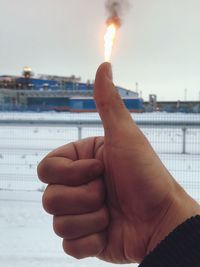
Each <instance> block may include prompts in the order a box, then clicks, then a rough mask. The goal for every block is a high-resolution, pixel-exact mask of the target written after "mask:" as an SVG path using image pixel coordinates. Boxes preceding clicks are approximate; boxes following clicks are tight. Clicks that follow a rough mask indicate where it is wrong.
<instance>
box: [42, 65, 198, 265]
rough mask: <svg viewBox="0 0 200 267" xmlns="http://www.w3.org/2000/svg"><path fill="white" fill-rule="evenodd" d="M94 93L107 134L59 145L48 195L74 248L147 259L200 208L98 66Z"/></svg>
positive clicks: (49, 171) (113, 258)
mask: <svg viewBox="0 0 200 267" xmlns="http://www.w3.org/2000/svg"><path fill="white" fill-rule="evenodd" d="M94 97H95V101H96V104H97V108H98V112H99V114H100V116H101V119H102V122H103V126H104V129H105V136H104V138H103V137H94V138H88V139H84V140H81V141H77V142H75V143H71V144H68V145H65V146H63V147H60V148H58V149H56V150H55V151H53V152H51V153H50V154H49V155H47V156H46V157H45V159H44V160H43V161H42V162H41V163H40V164H39V166H38V175H39V177H40V179H41V180H42V181H43V182H46V183H48V184H49V185H48V187H47V189H46V191H45V193H44V196H43V205H44V208H45V209H46V210H47V212H49V213H51V214H53V215H54V230H55V232H56V233H57V234H58V235H59V236H61V237H62V238H63V247H64V250H65V251H66V253H68V254H69V255H72V256H73V257H76V258H79V259H80V258H84V257H89V256H96V257H98V258H100V259H102V260H105V261H109V262H113V263H131V262H138V263H139V262H141V261H142V260H143V259H144V257H145V256H146V255H147V254H148V253H149V252H150V251H151V250H152V249H153V248H155V246H156V245H157V244H158V243H159V242H160V241H161V240H162V239H163V238H164V237H165V236H166V235H167V234H168V233H169V232H170V231H172V230H173V229H174V228H175V227H176V226H177V225H179V224H180V223H181V222H183V221H185V220H186V219H187V218H189V217H191V216H193V215H196V214H200V209H199V205H198V204H197V203H196V202H195V201H194V200H193V199H191V198H190V197H189V196H188V195H187V194H186V193H185V191H184V190H183V189H182V188H181V187H180V186H179V185H178V184H177V182H176V181H175V180H174V179H173V177H172V176H171V175H170V174H169V172H168V171H167V169H166V168H165V167H164V166H163V164H162V162H161V161H160V159H159V158H158V156H157V155H156V153H155V152H154V150H153V149H152V147H151V145H150V144H149V142H148V141H147V139H146V138H145V136H144V135H143V134H142V132H141V131H140V129H139V128H138V127H137V126H136V124H135V123H134V121H133V120H132V118H131V116H130V114H129V112H128V110H127V109H126V108H125V107H124V104H123V102H122V100H121V99H120V97H119V95H118V93H117V92H116V89H115V87H114V85H113V83H112V78H111V70H110V65H109V64H108V63H104V64H102V65H101V66H100V68H99V69H98V71H97V75H96V80H95V90H94Z"/></svg>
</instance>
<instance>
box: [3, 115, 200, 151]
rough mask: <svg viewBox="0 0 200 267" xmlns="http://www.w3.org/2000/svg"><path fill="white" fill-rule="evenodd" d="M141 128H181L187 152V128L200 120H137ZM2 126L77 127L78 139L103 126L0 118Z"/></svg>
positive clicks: (94, 122)
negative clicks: (86, 129)
mask: <svg viewBox="0 0 200 267" xmlns="http://www.w3.org/2000/svg"><path fill="white" fill-rule="evenodd" d="M135 122H136V124H137V125H138V126H139V127H140V128H144V129H145V128H157V129H159V128H160V129H166V128H167V129H169V128H170V129H181V131H182V154H186V142H187V130H188V129H200V120H199V121H198V120H194V121H191V120H188V121H187V120H182V121H181V120H180V121H178V120H138V119H137V120H135ZM0 126H15V127H19V126H39V127H76V128H77V131H78V139H79V140H80V139H82V136H83V134H82V132H83V129H84V128H98V127H102V122H101V121H100V120H58V119H52V120H50V119H48V120H46V119H41V120H39V119H0Z"/></svg>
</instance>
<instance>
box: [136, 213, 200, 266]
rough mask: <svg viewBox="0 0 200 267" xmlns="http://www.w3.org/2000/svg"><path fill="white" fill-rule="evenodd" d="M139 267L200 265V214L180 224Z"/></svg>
mask: <svg viewBox="0 0 200 267" xmlns="http://www.w3.org/2000/svg"><path fill="white" fill-rule="evenodd" d="M139 267H200V215H197V216H196V217H192V218H190V219H188V220H187V221H185V222H184V223H183V224H181V225H179V226H178V227H177V228H176V229H175V230H174V231H173V232H171V233H170V234H169V235H168V236H167V237H166V238H165V239H164V240H163V241H161V242H160V243H159V244H158V245H157V247H156V248H155V249H154V250H153V251H152V252H150V253H149V254H148V255H147V256H146V257H145V259H144V261H143V262H142V263H141V264H140V265H139Z"/></svg>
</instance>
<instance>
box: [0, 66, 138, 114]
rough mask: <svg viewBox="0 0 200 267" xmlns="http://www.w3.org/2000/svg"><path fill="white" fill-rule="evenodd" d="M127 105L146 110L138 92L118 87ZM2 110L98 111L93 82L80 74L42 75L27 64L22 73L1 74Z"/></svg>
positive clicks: (0, 100)
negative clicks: (19, 74)
mask: <svg viewBox="0 0 200 267" xmlns="http://www.w3.org/2000/svg"><path fill="white" fill-rule="evenodd" d="M117 90H118V92H119V94H120V95H121V97H122V99H123V101H124V104H125V105H126V107H127V108H128V109H129V110H130V111H131V112H142V111H143V107H142V99H140V98H139V97H138V93H136V92H133V91H131V90H128V89H125V88H122V87H117ZM0 110H16V111H27V110H30V111H50V110H55V111H69V112H96V111H97V110H96V105H95V102H94V99H93V83H90V81H88V82H87V83H83V82H81V78H80V77H76V76H75V75H72V76H70V77H65V76H56V75H44V74H42V75H38V76H37V77H34V74H33V72H32V69H31V68H30V67H24V68H23V71H22V76H10V75H3V76H0Z"/></svg>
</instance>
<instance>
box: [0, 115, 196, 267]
mask: <svg viewBox="0 0 200 267" xmlns="http://www.w3.org/2000/svg"><path fill="white" fill-rule="evenodd" d="M10 118H12V119H13V118H14V119H17V120H19V119H31V118H36V119H40V120H44V119H56V120H59V119H71V120H77V119H79V120H80V119H97V118H99V117H98V114H70V113H65V114H63V113H61V114H57V113H0V119H10ZM134 118H135V119H136V120H137V119H140V120H142V119H144V120H147V119H149V120H152V118H153V119H155V120H160V119H162V120H169V119H170V120H182V121H184V120H197V121H199V120H200V115H199V114H198V115H194V114H187V115H185V114H159V113H156V114H134ZM143 131H144V133H145V135H146V136H147V138H148V139H149V140H150V142H151V143H152V145H153V147H154V148H155V150H156V151H157V152H158V153H159V156H160V158H161V159H162V161H163V163H164V164H165V165H166V166H167V168H168V169H169V171H170V172H171V173H172V174H173V176H174V177H175V178H176V179H177V180H178V181H179V182H180V183H181V184H182V186H183V187H184V188H185V189H186V191H187V192H188V193H189V194H190V195H192V196H193V197H194V198H195V199H196V200H197V201H199V202H200V129H188V130H187V135H186V152H187V153H186V154H181V152H182V132H181V130H180V129H164V130H163V129H152V128H151V129H147V128H145V129H143ZM94 135H103V129H102V128H90V129H84V130H83V137H88V136H94ZM77 138H78V132H77V129H76V128H63V127H60V128H59V127H37V126H28V127H23V126H21V127H12V126H2V127H1V129H0V236H1V242H0V262H1V263H0V266H4V267H14V266H16V267H19V266H20V267H36V266H37V267H48V266H50V267H64V266H69V267H74V266H77V267H86V266H87V267H88V266H91V265H95V266H97V267H98V266H109V267H111V266H113V265H112V264H106V263H102V262H100V261H98V260H96V259H87V260H84V261H77V260H73V259H72V258H70V257H69V256H67V255H65V254H64V253H63V251H62V246H61V240H60V239H59V238H58V237H56V236H55V235H54V234H53V230H52V220H51V216H49V215H47V214H46V213H45V212H44V211H43V210H42V206H41V196H42V192H41V191H42V190H43V189H44V185H43V184H42V183H41V182H39V181H38V179H37V174H36V166H37V164H38V162H39V161H40V160H41V159H42V158H43V157H44V155H45V154H47V153H48V152H49V151H51V150H52V149H54V148H56V147H58V146H60V145H63V144H65V143H68V142H70V141H74V140H76V139H77ZM132 266H134V267H135V266H137V265H132Z"/></svg>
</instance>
